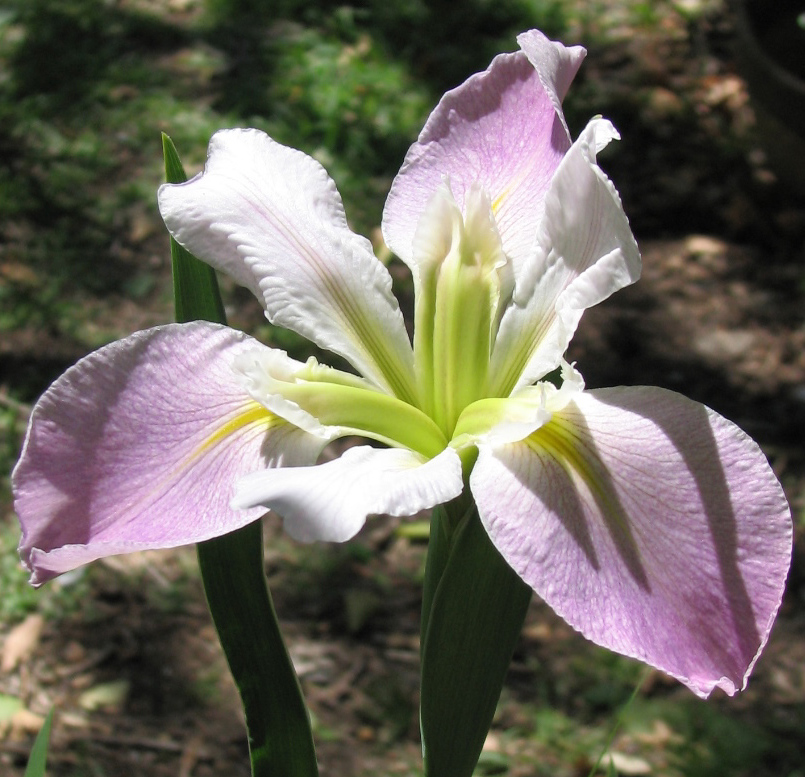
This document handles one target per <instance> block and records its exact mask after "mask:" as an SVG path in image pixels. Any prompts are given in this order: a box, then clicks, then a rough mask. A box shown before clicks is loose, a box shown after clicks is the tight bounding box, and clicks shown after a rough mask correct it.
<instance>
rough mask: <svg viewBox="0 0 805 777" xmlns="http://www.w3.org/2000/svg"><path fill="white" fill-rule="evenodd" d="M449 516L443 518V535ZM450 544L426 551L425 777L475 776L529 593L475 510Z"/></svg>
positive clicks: (422, 708) (440, 540) (438, 539)
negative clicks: (445, 522)
mask: <svg viewBox="0 0 805 777" xmlns="http://www.w3.org/2000/svg"><path fill="white" fill-rule="evenodd" d="M449 507H450V506H448V514H449ZM443 518H444V516H443V515H442V516H439V518H438V519H437V527H436V528H437V530H438V528H439V527H438V523H439V522H441V521H442V520H443ZM446 538H447V534H446V532H445V533H444V537H443V538H442V537H441V536H440V535H439V534H437V535H436V537H433V538H432V541H434V540H435V542H436V543H437V544H436V545H434V546H433V548H432V549H429V552H428V556H429V558H428V563H429V565H430V567H431V569H430V576H429V574H428V569H427V567H426V598H425V601H424V604H423V613H425V612H426V613H427V616H426V620H423V627H424V628H423V632H424V637H423V643H422V688H421V706H420V726H421V730H422V754H423V760H424V764H425V775H426V777H470V776H471V775H472V773H473V770H474V769H475V765H476V763H477V761H478V756H479V755H480V753H481V749H482V748H483V744H484V741H485V740H486V736H487V733H488V731H489V727H490V725H491V724H492V718H493V716H494V714H495V708H496V706H497V701H498V698H499V697H500V691H501V689H502V687H503V682H504V680H505V678H506V672H507V670H508V667H509V663H510V661H511V656H512V652H513V651H514V647H515V645H516V643H517V639H518V638H519V635H520V630H521V629H522V625H523V621H524V619H525V615H526V612H527V610H528V603H529V601H530V600H531V589H530V588H529V587H528V586H527V585H526V584H525V583H524V582H523V581H522V580H521V579H520V578H519V577H518V576H517V574H516V573H515V572H514V571H513V570H512V569H511V567H510V566H509V565H508V564H507V563H506V561H505V560H504V559H503V558H502V556H501V555H500V554H499V553H498V551H497V549H496V548H495V547H494V545H492V542H491V541H490V539H489V536H488V535H487V533H486V530H485V529H484V527H483V525H482V524H481V521H480V518H479V517H478V511H477V509H476V508H475V506H474V504H472V505H471V508H470V509H469V510H468V511H467V512H465V514H464V516H463V518H462V520H461V522H460V524H459V525H458V526H457V527H455V531H454V534H453V536H452V537H451V538H450V541H449V543H447V539H446ZM443 542H444V543H447V544H448V545H449V547H446V546H445V545H441V543H443ZM431 554H433V557H434V560H433V561H431V558H430V556H431ZM439 570H441V574H440V575H438V580H437V579H436V577H437V572H438V571H439Z"/></svg>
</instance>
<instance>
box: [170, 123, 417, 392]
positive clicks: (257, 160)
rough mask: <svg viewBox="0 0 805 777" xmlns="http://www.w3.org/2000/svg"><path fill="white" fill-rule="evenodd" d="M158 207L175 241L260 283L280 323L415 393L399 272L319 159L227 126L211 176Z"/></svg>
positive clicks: (213, 145)
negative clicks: (358, 223)
mask: <svg viewBox="0 0 805 777" xmlns="http://www.w3.org/2000/svg"><path fill="white" fill-rule="evenodd" d="M159 207H160V211H161V213H162V217H163V219H164V220H165V224H166V225H167V227H168V229H169V230H170V232H171V234H172V235H173V236H174V238H176V240H177V241H178V242H179V243H180V244H182V245H183V246H185V248H187V249H188V250H189V251H190V252H191V253H193V254H195V255H196V256H198V257H199V258H200V259H203V260H204V261H206V262H208V263H209V264H211V265H212V266H213V267H215V268H216V269H219V270H222V271H223V272H226V273H228V274H229V275H231V276H232V277H233V278H235V280H237V281H238V282H239V283H241V284H243V285H244V286H246V287H248V288H249V289H251V290H252V292H254V294H255V295H256V296H257V297H258V299H260V300H262V301H263V303H264V305H265V308H266V313H267V315H268V318H269V320H271V321H272V322H273V323H275V324H277V325H279V326H284V327H287V328H288V329H292V330H294V331H295V332H298V333H299V334H301V335H302V336H304V337H306V338H308V339H309V340H312V341H313V342H315V343H317V344H318V345H320V346H321V347H322V348H326V349H328V350H330V351H333V352H334V353H337V354H340V355H341V356H343V357H344V358H345V359H348V360H349V361H350V362H351V363H352V364H353V365H354V366H355V368H356V369H357V370H358V371H359V372H361V373H362V374H363V375H364V376H366V377H367V378H369V379H370V380H372V381H373V382H374V383H375V384H376V385H378V386H382V387H384V388H385V389H387V390H390V391H392V392H393V393H395V394H397V395H398V396H400V397H401V398H403V399H407V400H412V399H413V398H414V396H415V389H414V379H413V354H412V350H411V345H410V342H409V340H408V336H407V334H406V331H405V325H404V323H403V318H402V314H401V313H400V309H399V306H398V304H397V300H396V299H395V297H394V295H393V294H392V292H391V276H390V275H389V273H388V271H387V270H386V268H385V267H384V266H383V265H382V264H381V263H380V262H379V261H378V260H377V258H376V257H375V256H374V254H373V252H372V246H371V243H370V242H369V241H368V240H367V239H366V238H364V237H362V236H360V235H356V234H355V233H354V232H352V231H351V230H350V229H349V227H348V226H347V221H346V216H345V214H344V207H343V204H342V202H341V197H340V195H339V194H338V191H337V189H336V187H335V184H334V183H333V180H332V179H331V178H330V177H329V176H328V175H327V173H326V171H325V170H324V168H323V167H322V166H321V165H320V164H319V163H318V162H316V161H315V160H314V159H312V158H311V157H309V156H307V155H306V154H303V153H302V152H301V151H297V150H296V149H292V148H288V147H287V146H283V145H281V144H279V143H277V142H276V141H274V140H272V139H271V138H269V137H268V136H267V135H266V134H265V133H263V132H259V131H258V130H223V131H221V132H218V133H216V134H215V135H214V136H213V138H212V140H211V141H210V147H209V156H208V159H207V164H206V166H205V168H204V172H203V173H202V174H200V175H198V176H196V177H195V178H193V179H192V180H190V181H188V182H187V183H183V184H172V185H165V186H162V187H161V188H160V191H159Z"/></svg>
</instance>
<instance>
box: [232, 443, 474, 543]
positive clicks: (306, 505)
mask: <svg viewBox="0 0 805 777" xmlns="http://www.w3.org/2000/svg"><path fill="white" fill-rule="evenodd" d="M463 487H464V482H463V480H462V477H461V460H460V459H459V456H458V454H457V453H456V452H455V451H454V450H453V449H452V448H446V449H445V450H444V451H442V452H441V453H440V454H439V455H438V456H435V457H434V458H432V459H428V460H426V459H425V458H424V457H423V456H420V455H418V454H416V453H413V452H412V451H409V450H405V449H404V448H370V447H369V446H365V445H362V446H358V447H354V448H348V449H347V450H346V451H345V452H344V453H343V454H342V455H341V456H339V457H338V458H337V459H334V460H333V461H329V462H327V463H325V464H319V465H317V466H315V467H294V468H283V469H281V470H280V469H275V470H266V471H263V472H256V473H254V474H251V475H247V476H246V477H244V478H242V479H241V480H240V481H239V482H238V484H237V493H236V495H235V498H234V499H233V502H232V503H233V505H235V506H236V507H240V508H247V507H252V506H254V505H262V506H263V507H270V508H272V509H274V510H276V511H277V512H278V513H279V514H280V515H281V516H282V517H283V519H284V521H285V530H286V531H287V532H288V533H289V534H290V535H291V536H292V537H295V538H296V539H298V540H302V541H304V542H312V541H314V540H327V541H330V542H344V541H346V540H348V539H350V538H351V537H354V536H355V534H357V533H358V531H359V530H360V528H361V527H362V526H363V524H364V523H365V521H366V518H367V517H368V516H370V515H395V516H406V515H414V514H415V513H417V512H419V511H420V510H425V509H427V508H429V507H433V506H434V505H437V504H441V503H442V502H447V501H449V500H450V499H454V498H455V497H457V496H458V495H459V494H460V493H461V491H462V489H463Z"/></svg>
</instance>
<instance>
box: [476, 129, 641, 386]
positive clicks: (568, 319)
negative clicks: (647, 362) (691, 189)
mask: <svg viewBox="0 0 805 777" xmlns="http://www.w3.org/2000/svg"><path fill="white" fill-rule="evenodd" d="M617 137H618V133H617V132H616V131H615V128H614V127H613V126H612V125H611V124H610V123H609V122H608V121H606V120H605V119H593V120H592V121H591V122H590V123H589V124H588V125H587V127H586V129H585V130H584V132H583V133H582V134H581V136H580V137H579V139H578V140H577V141H576V142H575V143H574V144H573V147H572V148H571V149H570V151H568V153H567V155H566V156H565V158H564V159H563V160H562V163H561V164H560V165H559V168H558V169H557V171H556V175H555V176H554V178H553V180H552V181H551V188H550V191H549V192H548V196H547V199H546V204H545V213H544V217H543V220H542V223H541V225H540V228H539V235H538V238H537V246H536V248H535V251H534V252H533V253H532V255H531V256H530V258H529V260H528V262H527V263H526V265H525V266H524V267H523V270H522V272H521V273H520V275H519V276H518V277H517V283H516V287H515V290H514V297H513V300H512V304H511V305H510V307H509V308H508V310H507V311H506V312H505V313H504V314H503V319H502V321H501V324H500V329H499V331H498V337H497V339H496V341H495V347H494V351H493V354H492V367H491V370H490V373H491V374H492V375H495V376H496V378H495V384H494V385H493V386H491V387H490V394H493V395H496V396H507V395H508V394H509V393H510V392H511V391H513V390H514V389H516V388H517V387H519V386H524V385H527V384H529V383H533V382H534V381H535V380H538V379H539V378H542V377H543V376H544V375H546V374H547V373H548V372H550V371H551V370H552V369H554V368H555V367H556V366H557V365H558V364H559V361H560V359H561V357H562V354H564V352H565V350H566V349H567V346H568V344H569V343H570V339H571V338H572V337H573V334H574V333H575V331H576V327H577V326H578V323H579V320H580V319H581V316H582V313H583V312H584V311H585V310H586V309H587V308H589V307H592V306H593V305H597V304H598V303H599V302H601V301H603V300H605V299H606V298H607V297H609V296H610V294H612V293H613V292H615V291H617V290H618V289H621V288H623V287H624V286H627V285H629V284H630V283H634V282H635V281H636V280H637V279H638V277H639V276H640V252H639V251H638V248H637V243H636V242H635V239H634V236H633V235H632V232H631V229H630V228H629V221H628V219H627V218H626V214H625V213H624V212H623V206H622V205H621V200H620V197H619V196H618V193H617V191H616V190H615V187H614V186H613V185H612V182H611V181H610V180H609V179H608V178H607V177H606V175H605V174H604V173H603V171H602V170H601V168H600V167H598V165H597V163H596V154H597V152H598V151H600V150H601V149H602V148H604V147H605V146H606V145H607V143H609V141H610V140H612V139H614V138H617Z"/></svg>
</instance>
